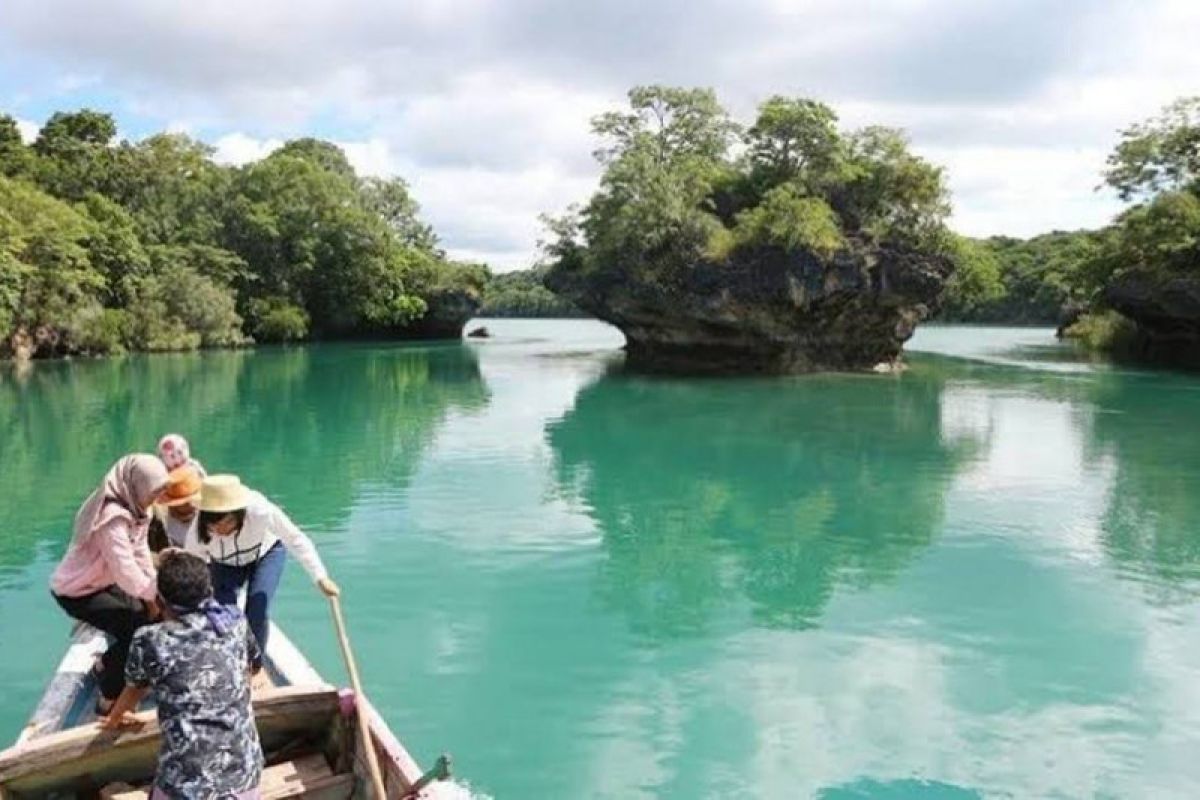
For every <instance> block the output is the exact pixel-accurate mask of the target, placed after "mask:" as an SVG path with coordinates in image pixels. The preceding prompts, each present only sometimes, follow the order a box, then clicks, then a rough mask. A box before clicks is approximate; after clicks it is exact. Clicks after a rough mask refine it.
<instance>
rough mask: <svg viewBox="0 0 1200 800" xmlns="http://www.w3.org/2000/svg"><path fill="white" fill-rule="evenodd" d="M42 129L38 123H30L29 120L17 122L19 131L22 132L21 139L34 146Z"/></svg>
mask: <svg viewBox="0 0 1200 800" xmlns="http://www.w3.org/2000/svg"><path fill="white" fill-rule="evenodd" d="M41 129H42V126H41V125H38V124H37V123H36V122H30V121H29V120H27V119H18V120H17V130H18V131H20V132H21V139H23V140H24V142H25V143H26V144H33V140H34V139H36V138H37V135H38V131H40V130H41Z"/></svg>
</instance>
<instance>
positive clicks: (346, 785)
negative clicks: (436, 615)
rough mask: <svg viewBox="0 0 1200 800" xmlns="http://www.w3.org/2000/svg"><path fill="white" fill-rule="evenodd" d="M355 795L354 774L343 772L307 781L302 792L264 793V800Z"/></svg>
mask: <svg viewBox="0 0 1200 800" xmlns="http://www.w3.org/2000/svg"><path fill="white" fill-rule="evenodd" d="M353 796H355V794H354V776H353V775H348V774H342V775H329V776H328V777H325V778H318V779H316V780H314V781H312V782H309V783H306V784H305V785H304V791H303V792H302V793H300V794H287V795H283V794H280V795H274V794H270V795H269V794H264V795H263V796H262V800H283V798H289V797H303V798H304V800H349V798H351V797H353Z"/></svg>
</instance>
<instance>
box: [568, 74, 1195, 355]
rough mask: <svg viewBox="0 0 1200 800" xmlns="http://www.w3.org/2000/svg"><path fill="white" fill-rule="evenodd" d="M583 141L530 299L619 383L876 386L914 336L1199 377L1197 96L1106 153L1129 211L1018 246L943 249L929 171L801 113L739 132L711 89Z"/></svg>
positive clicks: (944, 203) (902, 149)
mask: <svg viewBox="0 0 1200 800" xmlns="http://www.w3.org/2000/svg"><path fill="white" fill-rule="evenodd" d="M593 128H594V131H595V132H596V133H597V134H598V135H599V136H600V137H601V140H602V142H603V144H602V147H601V148H600V149H599V150H598V151H597V154H596V155H597V157H598V158H599V159H600V161H601V163H602V165H603V166H604V168H605V169H604V173H603V176H602V178H601V182H600V187H599V189H598V190H597V191H596V193H595V194H594V195H593V196H592V198H591V199H590V200H589V201H588V202H587V203H586V204H585V205H584V206H583V207H582V208H579V209H576V210H575V211H573V212H572V213H570V214H568V215H566V216H564V217H561V218H559V219H557V220H552V221H551V226H550V227H551V232H552V234H553V240H552V241H551V243H550V245H549V246H548V248H547V254H548V256H549V258H550V268H549V270H548V272H547V273H546V276H545V284H546V286H547V287H549V288H550V289H551V290H553V291H555V292H557V293H558V294H560V295H561V296H564V297H566V298H568V299H570V300H571V301H572V302H574V303H575V304H576V305H578V306H579V307H580V308H582V309H584V310H585V311H587V312H589V313H591V314H594V315H595V316H597V317H599V318H601V319H604V320H607V321H608V322H611V323H612V324H614V325H616V326H617V327H619V328H621V329H622V331H623V332H624V333H625V336H626V339H627V340H628V350H629V357H630V362H631V363H632V364H634V365H642V366H646V367H649V368H655V369H657V368H665V369H677V370H682V371H689V372H691V371H721V372H794V371H810V370H819V369H865V368H871V367H874V368H876V369H878V368H879V367H881V366H882V367H884V368H888V367H891V366H894V365H895V364H896V363H897V362H898V361H899V358H900V350H901V347H902V345H903V343H904V342H905V340H907V338H908V337H909V336H911V334H912V332H913V330H914V328H915V326H916V325H917V324H918V323H919V322H921V321H922V320H925V319H930V318H933V319H939V320H942V321H960V322H990V323H1008V324H1014V323H1016V324H1048V323H1053V324H1057V325H1058V326H1059V331H1060V335H1063V336H1066V337H1069V338H1072V339H1076V340H1078V341H1080V342H1081V343H1082V344H1083V345H1085V346H1087V347H1090V348H1093V349H1098V350H1106V351H1109V352H1113V353H1118V354H1122V355H1126V356H1130V355H1131V356H1133V357H1136V358H1142V359H1153V360H1166V361H1171V362H1175V363H1200V98H1193V99H1185V100H1180V101H1178V102H1176V103H1175V104H1173V105H1171V106H1170V107H1168V108H1167V109H1165V110H1164V112H1163V113H1162V115H1161V116H1159V117H1158V118H1155V119H1153V120H1149V121H1147V122H1144V123H1141V124H1138V125H1134V126H1133V127H1131V128H1129V129H1128V130H1126V131H1124V132H1123V133H1122V136H1121V140H1120V142H1119V143H1118V145H1117V147H1116V149H1115V150H1114V151H1113V153H1112V155H1111V156H1110V158H1109V160H1108V170H1107V171H1106V172H1105V174H1104V179H1105V181H1106V183H1107V184H1108V185H1109V186H1110V187H1111V188H1113V189H1115V190H1116V191H1117V192H1118V193H1119V194H1120V195H1121V196H1122V197H1123V198H1124V199H1126V200H1127V201H1131V202H1133V203H1134V204H1133V205H1132V206H1131V207H1130V209H1129V210H1128V211H1126V212H1124V213H1123V214H1121V215H1120V216H1119V217H1118V218H1117V219H1116V220H1115V221H1114V222H1113V223H1112V224H1111V225H1110V226H1108V227H1107V228H1104V229H1102V230H1098V231H1074V232H1052V233H1048V234H1045V235H1042V236H1037V237H1034V238H1032V239H1029V240H1019V239H1013V238H1008V237H993V238H990V239H985V240H980V239H970V238H967V237H963V236H959V235H957V234H955V233H953V232H951V231H950V230H949V229H948V228H947V227H946V224H945V220H946V218H947V216H948V214H949V212H950V203H949V196H948V192H947V190H946V187H945V182H944V173H943V171H942V170H941V169H940V168H938V167H936V166H934V165H931V164H929V163H927V162H925V161H924V160H923V159H921V158H919V157H917V156H915V155H914V154H912V153H911V152H910V151H909V149H908V143H907V141H906V139H905V137H904V135H903V133H902V132H900V131H897V130H892V129H887V128H881V127H866V128H862V129H859V130H853V131H842V130H840V129H839V128H838V126H837V115H836V113H835V112H834V110H833V109H832V108H830V107H829V106H826V105H825V104H823V103H820V102H818V101H815V100H811V99H807V98H786V97H774V98H771V99H769V100H768V101H766V102H765V103H764V104H763V105H762V106H760V108H759V111H758V116H757V118H756V119H755V120H754V121H753V122H752V123H751V124H750V125H748V126H742V125H739V124H737V123H735V122H734V121H733V120H732V119H731V118H730V117H729V115H728V114H727V112H726V111H725V110H724V109H723V108H722V107H721V106H720V104H719V103H718V102H717V99H716V97H715V95H714V94H713V93H712V92H711V91H710V90H706V89H681V88H672V87H664V86H645V87H638V88H635V89H633V90H631V91H630V93H629V107H628V109H626V110H622V111H613V112H609V113H606V114H603V115H601V116H599V117H597V118H595V120H594V121H593ZM1082 190H1085V187H1081V191H1082Z"/></svg>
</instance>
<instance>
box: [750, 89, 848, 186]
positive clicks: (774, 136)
mask: <svg viewBox="0 0 1200 800" xmlns="http://www.w3.org/2000/svg"><path fill="white" fill-rule="evenodd" d="M745 138H746V157H747V159H748V160H749V162H750V170H751V174H752V176H753V177H754V179H755V180H756V181H757V182H759V184H760V185H761V186H762V187H764V190H765V189H769V188H770V187H772V186H775V185H777V184H779V183H783V182H784V181H797V182H798V183H799V185H800V186H803V187H805V188H806V190H807V191H809V192H810V193H815V192H817V191H820V190H821V189H822V188H823V187H824V185H825V184H826V183H827V182H828V180H829V179H830V177H831V173H832V172H835V171H836V170H837V169H838V168H839V167H840V165H841V164H842V162H843V160H844V158H845V152H844V151H845V145H844V142H843V140H842V137H841V135H840V134H839V133H838V129H837V114H835V113H834V111H833V109H832V108H830V107H829V106H827V105H825V104H824V103H821V102H818V101H816V100H809V99H807V98H788V97H779V96H775V97H772V98H770V99H769V100H767V101H766V102H765V103H763V104H762V105H761V106H760V107H759V109H758V118H757V119H756V120H755V121H754V124H753V125H751V126H750V128H749V129H748V130H747V131H746V137H745Z"/></svg>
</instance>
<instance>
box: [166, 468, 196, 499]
mask: <svg viewBox="0 0 1200 800" xmlns="http://www.w3.org/2000/svg"><path fill="white" fill-rule="evenodd" d="M198 499H200V473H198V472H196V470H194V469H192V468H191V467H179V468H178V469H173V470H171V472H170V474H168V475H167V488H166V489H163V493H162V496H161V498H160V499H159V505H164V506H167V507H168V508H170V507H171V506H182V505H195V504H196V501H197V500H198Z"/></svg>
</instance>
